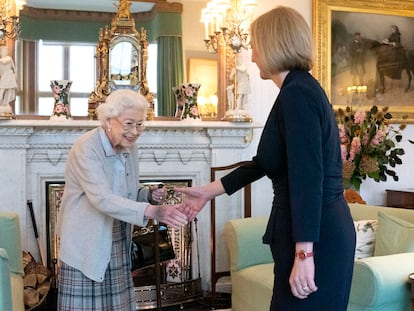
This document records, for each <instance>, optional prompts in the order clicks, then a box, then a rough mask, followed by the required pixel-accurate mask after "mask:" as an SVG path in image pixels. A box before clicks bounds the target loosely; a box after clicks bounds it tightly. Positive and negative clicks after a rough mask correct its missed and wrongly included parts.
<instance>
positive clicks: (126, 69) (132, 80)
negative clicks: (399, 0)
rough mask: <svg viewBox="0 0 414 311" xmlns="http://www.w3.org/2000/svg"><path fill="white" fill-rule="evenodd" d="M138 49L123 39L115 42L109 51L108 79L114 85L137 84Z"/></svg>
mask: <svg viewBox="0 0 414 311" xmlns="http://www.w3.org/2000/svg"><path fill="white" fill-rule="evenodd" d="M138 54H139V52H138V50H137V48H136V47H135V46H134V45H133V44H132V43H131V42H127V41H125V40H123V39H121V40H120V42H118V43H116V44H115V45H114V46H113V48H112V49H111V50H110V52H109V74H110V80H111V81H112V83H114V84H115V85H116V86H128V85H130V86H134V85H137V84H138V80H139V79H138V72H139V62H138Z"/></svg>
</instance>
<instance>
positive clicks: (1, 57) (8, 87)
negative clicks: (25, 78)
mask: <svg viewBox="0 0 414 311" xmlns="http://www.w3.org/2000/svg"><path fill="white" fill-rule="evenodd" d="M16 89H17V80H16V70H15V66H14V62H13V59H12V58H11V57H10V56H9V55H8V48H7V46H1V47H0V115H1V116H5V115H9V116H12V115H13V110H12V107H11V105H10V104H11V102H13V101H14V100H15V98H16Z"/></svg>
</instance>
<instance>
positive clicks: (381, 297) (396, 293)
mask: <svg viewBox="0 0 414 311" xmlns="http://www.w3.org/2000/svg"><path fill="white" fill-rule="evenodd" d="M411 271H414V253H404V254H394V255H388V256H377V257H369V258H364V259H361V260H356V261H355V265H354V272H353V279H352V287H351V295H350V301H349V308H348V310H370V311H380V310H393V311H403V310H409V302H410V299H409V293H410V292H409V290H408V288H407V276H408V274H409V273H410V272H411Z"/></svg>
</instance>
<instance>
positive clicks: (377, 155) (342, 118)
mask: <svg viewBox="0 0 414 311" xmlns="http://www.w3.org/2000/svg"><path fill="white" fill-rule="evenodd" d="M335 114H336V118H337V121H338V127H339V136H340V139H341V155H342V165H343V167H342V176H343V181H344V187H345V188H348V187H352V186H353V187H355V188H356V189H357V190H359V189H360V186H361V183H362V180H364V179H366V178H367V177H369V178H372V179H374V180H375V181H376V182H380V181H386V180H387V176H390V177H392V178H393V179H394V180H395V181H398V176H397V174H396V172H395V171H394V170H392V169H391V168H394V167H395V166H396V165H400V164H402V160H401V157H400V156H402V155H403V154H404V153H405V152H404V149H402V148H398V147H397V145H398V143H399V142H401V140H402V134H401V132H402V131H403V130H404V129H405V127H406V125H405V123H402V124H400V125H399V126H398V128H395V127H394V126H393V125H392V124H391V122H390V121H391V119H392V115H391V113H390V112H389V111H388V107H384V108H382V109H378V107H377V106H372V107H371V109H370V110H368V111H365V110H363V109H359V110H357V111H356V112H354V111H353V110H352V108H351V107H346V109H345V110H344V109H341V108H340V109H338V110H337V111H336V112H335ZM404 119H406V117H403V120H404ZM409 141H410V143H414V142H413V141H411V140H409Z"/></svg>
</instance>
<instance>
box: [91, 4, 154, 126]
mask: <svg viewBox="0 0 414 311" xmlns="http://www.w3.org/2000/svg"><path fill="white" fill-rule="evenodd" d="M129 8H130V5H129V1H128V0H120V1H119V5H118V11H117V13H116V16H115V17H114V18H113V19H112V22H111V25H110V26H109V25H106V26H105V27H104V28H101V29H100V30H99V40H98V45H97V48H96V54H95V58H96V61H97V66H96V68H97V81H96V83H95V88H94V90H93V91H92V92H91V94H90V96H89V101H88V115H89V118H90V119H96V108H97V107H98V106H99V105H100V104H102V103H104V102H105V100H106V97H107V96H108V95H109V94H110V93H111V90H112V89H115V88H116V86H115V83H114V82H113V81H112V80H111V79H110V75H111V73H110V61H111V54H110V53H111V51H112V49H113V48H114V46H115V45H116V44H118V43H120V42H129V43H131V44H132V45H133V46H134V47H135V48H136V49H137V50H138V67H139V70H138V83H137V84H136V85H130V86H120V87H119V88H121V87H128V88H133V89H135V88H137V89H138V90H139V92H140V93H141V94H142V95H144V96H145V97H146V98H147V99H148V101H149V103H150V106H149V107H148V111H147V120H153V119H154V95H153V94H152V93H151V92H150V90H149V87H148V81H147V77H146V68H147V60H148V41H147V31H146V30H145V29H144V28H143V27H141V31H140V32H138V31H137V30H136V28H135V21H134V19H133V18H132V17H131V12H130V9H129Z"/></svg>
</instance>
